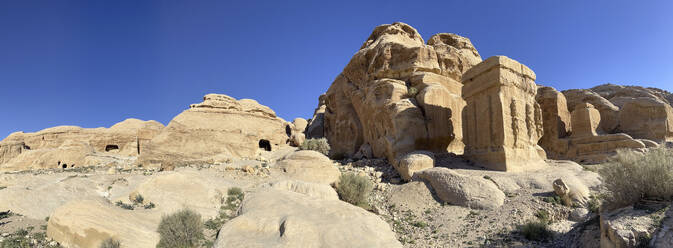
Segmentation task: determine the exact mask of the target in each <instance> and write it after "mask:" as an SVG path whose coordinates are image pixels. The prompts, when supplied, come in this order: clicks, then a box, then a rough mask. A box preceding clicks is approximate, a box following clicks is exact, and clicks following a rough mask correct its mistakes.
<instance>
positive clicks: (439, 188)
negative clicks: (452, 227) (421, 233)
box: [415, 167, 505, 209]
mask: <svg viewBox="0 0 673 248" xmlns="http://www.w3.org/2000/svg"><path fill="white" fill-rule="evenodd" d="M415 177H417V179H418V180H423V181H427V182H429V183H430V185H432V188H433V189H434V190H435V192H436V193H437V197H439V199H441V200H442V201H444V202H446V203H449V204H453V205H458V206H464V207H469V208H475V209H495V208H498V207H500V206H502V204H503V203H504V202H505V194H504V193H503V192H502V191H501V190H500V189H498V187H497V186H496V185H495V184H494V183H493V182H491V181H489V180H486V179H484V178H481V177H474V176H468V175H462V174H459V173H457V172H455V171H453V170H451V169H448V168H439V167H438V168H432V169H427V170H423V171H419V172H417V173H416V174H415Z"/></svg>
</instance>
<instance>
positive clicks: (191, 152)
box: [139, 94, 289, 167]
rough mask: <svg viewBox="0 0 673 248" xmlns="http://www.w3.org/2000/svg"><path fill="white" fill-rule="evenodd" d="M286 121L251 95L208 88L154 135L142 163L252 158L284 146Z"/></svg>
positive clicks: (177, 163)
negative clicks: (237, 96) (237, 95)
mask: <svg viewBox="0 0 673 248" xmlns="http://www.w3.org/2000/svg"><path fill="white" fill-rule="evenodd" d="M288 138H289V136H288V134H287V132H286V122H285V121H284V120H283V119H281V118H279V117H277V116H276V113H275V112H273V110H271V109H270V108H269V107H266V106H264V105H261V104H259V103H257V102H256V101H255V100H251V99H241V100H236V99H234V98H232V97H229V96H226V95H217V94H208V95H206V96H204V98H203V102H202V103H199V104H192V105H191V106H190V109H188V110H185V111H183V112H182V113H181V114H179V115H178V116H176V117H175V118H173V120H171V122H170V123H169V124H168V126H166V128H164V129H163V130H162V131H161V133H159V134H158V135H157V136H156V137H154V138H153V139H152V140H151V141H150V143H149V144H148V147H147V149H146V152H144V153H142V154H141V155H140V157H139V163H140V164H142V165H143V166H148V167H166V166H169V167H171V166H172V167H174V166H175V165H183V164H188V163H198V162H200V163H203V162H211V163H212V162H215V163H217V162H225V161H227V160H228V159H231V158H254V157H256V155H257V154H258V153H259V152H260V151H264V150H266V151H270V150H275V149H278V148H279V147H282V146H286V143H287V140H288Z"/></svg>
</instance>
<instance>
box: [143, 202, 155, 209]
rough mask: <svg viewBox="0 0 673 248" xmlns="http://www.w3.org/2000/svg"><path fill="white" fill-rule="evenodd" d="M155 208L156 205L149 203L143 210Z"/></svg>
mask: <svg viewBox="0 0 673 248" xmlns="http://www.w3.org/2000/svg"><path fill="white" fill-rule="evenodd" d="M156 206H157V205H155V204H154V202H150V203H148V204H147V205H145V206H144V208H145V209H153V208H155V207H156Z"/></svg>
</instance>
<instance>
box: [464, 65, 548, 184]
mask: <svg viewBox="0 0 673 248" xmlns="http://www.w3.org/2000/svg"><path fill="white" fill-rule="evenodd" d="M463 84H464V86H463V98H464V99H465V101H466V103H467V106H466V107H465V109H464V110H463V134H464V135H463V141H464V143H465V156H466V157H467V158H468V159H470V160H472V161H474V162H476V163H477V164H478V165H480V166H484V167H486V168H488V169H493V170H500V171H521V170H526V169H529V168H532V167H537V166H538V165H540V164H542V163H541V162H543V160H544V158H546V154H545V152H544V150H543V149H542V148H541V147H540V146H538V141H539V140H540V137H541V136H542V113H541V111H540V106H539V105H538V104H537V102H536V101H535V94H536V92H537V85H536V84H535V73H533V71H532V70H531V69H529V68H528V67H526V66H524V65H522V64H520V63H519V62H517V61H515V60H512V59H510V58H507V57H505V56H494V57H491V58H489V59H487V60H485V61H483V62H482V63H480V64H478V65H476V66H474V67H473V68H472V69H470V70H468V71H467V72H465V74H463Z"/></svg>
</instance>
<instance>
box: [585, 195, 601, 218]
mask: <svg viewBox="0 0 673 248" xmlns="http://www.w3.org/2000/svg"><path fill="white" fill-rule="evenodd" d="M600 208H601V200H600V199H598V197H597V196H594V195H591V196H590V197H589V201H588V202H587V209H589V212H591V213H595V214H597V213H598V212H599V211H600Z"/></svg>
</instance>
